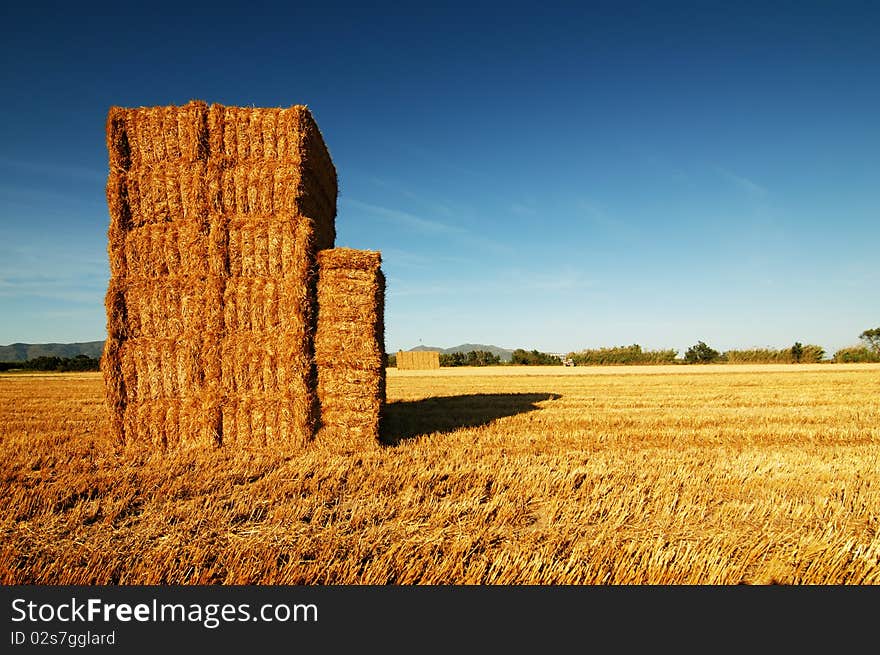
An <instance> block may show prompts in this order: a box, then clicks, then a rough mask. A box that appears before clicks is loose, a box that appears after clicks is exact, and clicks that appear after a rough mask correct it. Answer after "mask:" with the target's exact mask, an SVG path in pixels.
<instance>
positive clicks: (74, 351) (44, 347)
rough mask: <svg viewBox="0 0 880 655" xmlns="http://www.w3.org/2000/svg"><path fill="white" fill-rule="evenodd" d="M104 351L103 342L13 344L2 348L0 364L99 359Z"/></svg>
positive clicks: (0, 350) (0, 349) (0, 347)
mask: <svg viewBox="0 0 880 655" xmlns="http://www.w3.org/2000/svg"><path fill="white" fill-rule="evenodd" d="M103 350H104V342H103V341H85V342H82V343H13V344H10V345H8V346H0V362H26V361H27V360H29V359H34V358H36V357H76V356H77V355H88V356H89V357H93V358H95V359H98V358H100V357H101V352H102V351H103Z"/></svg>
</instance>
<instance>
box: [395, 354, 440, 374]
mask: <svg viewBox="0 0 880 655" xmlns="http://www.w3.org/2000/svg"><path fill="white" fill-rule="evenodd" d="M397 368H398V369H401V370H420V371H421V370H429V369H435V368H440V353H439V352H437V351H436V350H398V351H397Z"/></svg>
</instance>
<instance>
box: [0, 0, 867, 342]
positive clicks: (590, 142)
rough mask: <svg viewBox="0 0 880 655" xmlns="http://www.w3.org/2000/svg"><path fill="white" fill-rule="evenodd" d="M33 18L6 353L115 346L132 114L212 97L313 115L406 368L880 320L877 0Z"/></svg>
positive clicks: (24, 57)
mask: <svg viewBox="0 0 880 655" xmlns="http://www.w3.org/2000/svg"><path fill="white" fill-rule="evenodd" d="M20 4H23V3H20ZM128 4H131V5H132V6H127V5H128ZM765 4H767V5H769V4H772V7H766V6H764V5H765ZM3 12H4V21H3V24H4V27H3V30H4V34H3V37H4V38H3V40H2V42H0V49H2V53H3V62H4V66H3V69H2V73H0V74H2V77H3V88H4V90H5V92H4V99H3V102H2V103H0V114H2V115H0V131H2V132H0V144H2V146H0V316H2V321H0V344H7V343H12V342H16V341H24V342H31V343H36V342H49V341H54V342H70V341H91V340H98V339H103V338H104V337H105V335H106V332H105V315H104V309H103V295H104V290H105V289H106V284H107V279H108V265H107V254H106V247H105V246H106V229H107V223H108V215H107V207H106V201H105V197H104V182H105V180H106V175H107V151H106V146H105V141H104V121H105V118H106V115H107V110H108V108H109V107H110V106H112V105H123V106H140V105H164V104H182V103H185V102H187V101H188V100H191V99H194V98H198V99H201V100H204V101H206V102H209V103H211V102H219V103H223V104H229V105H256V106H290V105H294V104H306V105H308V106H309V107H310V108H311V110H312V112H313V114H314V116H315V118H316V120H317V121H318V124H319V125H320V127H321V129H322V132H323V133H324V137H325V140H326V141H327V144H328V146H329V148H330V151H331V155H332V157H333V160H334V162H335V164H336V167H337V169H338V172H339V181H340V194H339V198H338V217H337V245H339V246H348V247H354V248H364V249H372V250H380V251H382V254H383V269H384V271H385V274H386V276H387V279H388V283H387V300H386V334H385V339H386V348H387V349H388V350H389V351H391V352H393V351H395V350H397V349H407V348H410V347H413V346H416V345H419V344H420V343H421V344H425V345H433V346H441V347H448V346H453V345H456V344H459V343H462V342H475V343H492V344H496V345H499V346H505V347H509V348H516V347H524V348H528V349H532V348H537V349H539V350H546V351H554V352H555V351H565V352H567V351H571V350H579V349H582V348H589V347H601V346H612V345H624V344H631V343H639V344H641V345H642V346H643V347H645V348H676V349H678V350H679V351H681V352H682V353H683V352H684V350H686V349H687V347H688V346H690V345H692V344H694V343H696V342H697V341H698V340H702V341H705V342H707V343H709V344H710V345H711V346H713V347H715V348H716V349H719V350H726V349H730V348H748V347H756V346H758V347H763V346H771V347H787V346H790V345H791V344H792V343H793V342H794V341H801V342H803V343H816V344H819V345H821V346H823V347H824V348H825V349H826V350H827V351H829V353H831V352H833V351H834V350H836V349H837V348H840V347H843V346H846V345H850V344H853V343H857V342H858V335H859V333H861V331H862V330H864V329H866V328H872V327H877V326H878V325H880V294H878V293H877V289H878V287H880V257H878V256H877V250H878V243H880V238H878V237H880V155H878V153H880V120H878V117H880V84H878V80H880V5H878V4H877V3H841V2H826V3H809V2H797V3H760V4H757V5H755V7H754V8H749V7H748V5H747V4H744V3H718V4H712V3H708V2H701V3H693V4H681V3H660V2H657V3H646V6H645V7H642V6H640V5H639V4H625V3H619V2H613V3H571V4H569V5H567V6H566V5H565V4H555V3H554V4H552V6H551V7H543V6H542V3H523V4H517V3H515V2H505V3H494V4H493V3H475V2H470V3H462V4H458V5H456V4H453V3H443V4H442V5H439V4H438V5H437V6H436V7H425V6H422V5H421V4H419V3H413V4H409V5H407V4H394V5H387V7H386V8H384V9H382V8H377V7H362V6H359V5H353V6H346V5H344V4H333V3H330V2H326V3H318V4H312V5H309V4H308V3H302V4H294V3H277V4H272V3H261V2H250V3H246V4H244V3H243V4H242V5H239V6H233V5H230V6H228V7H224V6H222V5H220V4H217V3H213V4H207V3H206V4H203V5H199V4H198V3H175V4H170V3H168V4H164V3H161V2H151V3H145V6H138V3H112V4H102V3H83V4H78V3H58V4H57V5H52V4H46V3H41V4H39V5H38V6H28V7H21V6H8V7H6V8H5V9H4V10H3Z"/></svg>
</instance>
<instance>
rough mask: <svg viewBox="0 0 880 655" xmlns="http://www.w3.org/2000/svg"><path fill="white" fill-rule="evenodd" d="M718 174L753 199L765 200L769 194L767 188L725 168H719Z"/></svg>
mask: <svg viewBox="0 0 880 655" xmlns="http://www.w3.org/2000/svg"><path fill="white" fill-rule="evenodd" d="M718 172H719V173H720V174H721V177H723V178H724V179H725V180H727V181H728V182H730V183H731V184H733V185H734V186H736V187H738V188H739V189H740V190H742V191H744V192H745V193H746V194H748V195H749V196H752V197H753V198H763V197H764V196H766V195H767V193H768V191H767V188H766V187H763V186H761V185H760V184H758V183H757V182H755V181H754V180H750V179H749V178H747V177H744V176H742V175H737V174H735V173H731V172H730V171H728V170H726V169H724V168H719V169H718Z"/></svg>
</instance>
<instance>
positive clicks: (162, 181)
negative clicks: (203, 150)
mask: <svg viewBox="0 0 880 655" xmlns="http://www.w3.org/2000/svg"><path fill="white" fill-rule="evenodd" d="M115 175H116V176H117V177H120V178H122V181H121V182H120V181H114V190H115V188H116V187H117V186H119V185H121V184H124V186H125V193H126V198H127V202H128V206H129V212H130V222H131V225H132V226H138V225H147V224H150V223H163V222H169V221H194V220H205V219H206V216H207V213H208V209H209V206H208V178H207V165H206V163H205V162H202V161H196V162H187V163H180V162H178V161H172V162H161V163H158V164H155V165H153V166H151V167H149V168H135V169H132V170H129V171H127V172H125V173H117V174H115Z"/></svg>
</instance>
